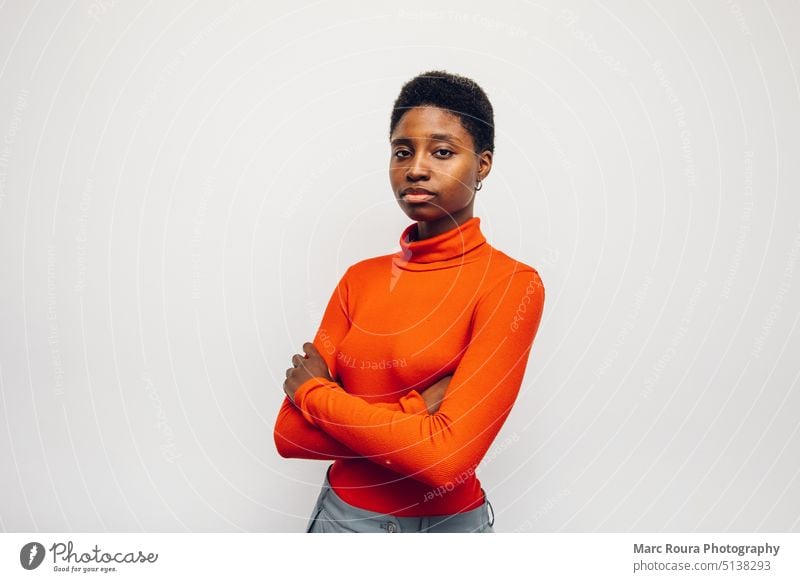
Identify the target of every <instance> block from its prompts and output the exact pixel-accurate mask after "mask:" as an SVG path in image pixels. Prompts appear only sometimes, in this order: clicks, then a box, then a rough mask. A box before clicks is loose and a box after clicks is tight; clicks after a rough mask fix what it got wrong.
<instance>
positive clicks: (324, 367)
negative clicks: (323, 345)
mask: <svg viewBox="0 0 800 582" xmlns="http://www.w3.org/2000/svg"><path fill="white" fill-rule="evenodd" d="M303 350H304V352H305V354H306V355H305V357H303V356H301V355H300V354H295V355H293V356H292V367H291V368H287V370H286V380H285V381H284V382H283V391H284V392H286V395H287V396H288V397H289V399H290V400H291V401H292V402H294V393H295V392H297V389H298V388H299V387H300V385H301V384H303V383H304V382H306V381H307V380H310V379H311V378H317V377H321V378H325V379H326V380H329V381H333V379H332V378H331V375H330V371H329V370H328V364H327V362H325V358H323V357H322V355H320V353H319V351H318V350H317V347H316V346H315V345H314V344H312V343H311V342H306V343H304V344H303Z"/></svg>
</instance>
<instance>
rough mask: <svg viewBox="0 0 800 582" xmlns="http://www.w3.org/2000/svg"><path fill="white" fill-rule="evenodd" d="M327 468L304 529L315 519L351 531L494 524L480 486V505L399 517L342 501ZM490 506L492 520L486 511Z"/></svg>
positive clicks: (465, 527)
mask: <svg viewBox="0 0 800 582" xmlns="http://www.w3.org/2000/svg"><path fill="white" fill-rule="evenodd" d="M329 471H330V467H328V471H326V473H325V480H324V482H323V484H322V490H321V491H320V494H319V497H318V499H317V503H316V505H315V506H314V511H313V514H312V516H311V520H309V525H308V527H307V528H306V531H308V530H309V529H311V528H312V527H313V525H314V522H315V521H316V520H317V519H322V520H325V521H328V522H335V523H336V527H335V528H334V529H336V530H337V531H352V532H384V533H386V532H388V533H396V532H398V533H402V532H468V531H474V532H480V531H483V530H484V529H486V528H487V526H488V529H490V530H491V526H492V525H493V524H494V510H493V508H492V506H491V503H489V499H488V498H487V497H486V492H485V491H483V489H481V491H482V492H483V496H484V503H483V505H481V506H480V507H477V508H475V509H472V510H470V511H465V512H461V513H453V514H449V515H430V516H421V517H398V516H396V515H390V514H386V513H378V512H375V511H370V510H368V509H362V508H360V507H356V506H354V505H351V504H349V503H347V502H346V501H344V500H343V499H342V498H341V497H339V495H337V494H336V492H335V491H334V490H333V488H332V487H331V484H330V481H329V480H328V472H329ZM490 510H491V521H490V517H489V513H490Z"/></svg>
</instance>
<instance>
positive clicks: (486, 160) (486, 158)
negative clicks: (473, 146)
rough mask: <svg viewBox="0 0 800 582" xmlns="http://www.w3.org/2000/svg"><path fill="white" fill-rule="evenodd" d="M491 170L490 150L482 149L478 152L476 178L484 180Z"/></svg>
mask: <svg viewBox="0 0 800 582" xmlns="http://www.w3.org/2000/svg"><path fill="white" fill-rule="evenodd" d="M491 171H492V152H491V151H489V150H483V152H481V153H480V154H478V180H485V179H486V176H488V175H489V172H491Z"/></svg>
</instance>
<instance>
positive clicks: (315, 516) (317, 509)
mask: <svg viewBox="0 0 800 582" xmlns="http://www.w3.org/2000/svg"><path fill="white" fill-rule="evenodd" d="M320 513H322V503H321V502H319V501H317V504H316V505H315V506H314V510H313V511H312V512H311V518H310V519H309V520H308V525H307V526H306V533H319V532H320V530H319V528H318V529H317V531H314V526H316V525H317V522H318V521H319V517H320Z"/></svg>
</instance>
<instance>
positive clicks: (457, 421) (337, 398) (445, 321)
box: [274, 217, 544, 517]
mask: <svg viewBox="0 0 800 582" xmlns="http://www.w3.org/2000/svg"><path fill="white" fill-rule="evenodd" d="M416 228H417V225H416V223H413V224H411V225H410V226H408V227H407V228H406V229H405V230H404V231H403V233H402V235H401V237H400V251H399V252H397V253H395V254H392V255H383V256H379V257H375V258H371V259H366V260H363V261H360V262H358V263H356V264H354V265H352V266H351V267H349V268H348V269H347V271H346V272H345V273H344V275H343V276H342V277H341V279H340V281H339V283H338V285H337V286H336V289H335V290H334V292H333V294H332V296H331V298H330V301H329V303H328V305H327V308H326V310H325V313H324V315H323V318H322V322H321V324H320V327H319V330H318V331H317V334H316V336H315V338H314V339H313V343H314V345H315V346H316V347H317V349H318V350H319V351H320V353H321V354H322V355H323V357H324V358H325V360H326V362H327V364H328V368H329V370H330V372H331V376H332V377H333V378H334V380H335V382H330V381H328V380H326V379H325V378H322V377H316V378H312V379H310V380H308V381H306V382H304V383H303V384H302V385H301V386H300V387H299V388H298V390H297V391H296V393H295V396H294V403H292V402H291V401H290V400H289V399H288V398H284V401H283V404H282V406H281V410H280V412H279V414H278V418H277V421H276V424H275V431H274V438H275V443H276V446H277V448H278V451H279V453H280V454H281V455H282V456H284V457H295V458H306V459H335V462H334V464H333V467H332V468H331V471H330V474H329V479H330V483H331V487H332V488H333V490H334V491H335V492H336V493H337V494H338V495H339V496H340V497H341V498H342V499H343V500H344V501H346V502H347V503H350V504H351V505H355V506H357V507H360V508H363V509H367V510H370V511H376V512H380V513H388V514H393V515H397V516H404V517H411V516H423V515H445V514H451V513H459V512H463V511H469V510H471V509H475V508H476V507H479V506H480V505H481V503H483V495H482V493H481V486H480V482H479V480H478V478H477V476H476V475H475V468H476V467H477V465H478V463H479V462H480V461H481V459H482V458H483V457H484V455H485V454H486V452H487V451H488V449H489V447H490V446H491V444H492V441H493V440H494V438H495V436H496V435H497V433H498V431H499V430H500V428H501V427H502V425H503V423H504V422H505V420H506V418H507V416H508V414H509V412H510V411H511V407H512V406H513V404H514V402H515V400H516V398H517V394H518V393H519V390H520V386H521V384H522V378H523V375H524V373H525V368H526V364H527V362H528V356H529V355H530V349H531V345H532V343H533V339H534V337H535V335H536V331H537V329H538V327H539V321H540V319H541V316H542V308H543V304H544V287H543V285H542V282H541V279H540V278H539V275H538V273H537V272H536V270H535V269H534V268H533V267H530V266H528V265H525V264H523V263H520V262H517V261H515V260H514V259H512V258H511V257H509V256H508V255H506V254H505V253H503V252H501V251H499V250H497V249H495V248H493V247H492V246H491V245H490V244H489V243H488V242H487V241H486V238H485V237H484V235H483V233H482V232H481V229H480V218H479V217H472V218H470V219H468V220H467V221H465V222H464V223H463V224H461V225H460V226H457V227H454V228H452V229H451V230H448V231H447V232H444V233H442V234H439V235H437V236H433V237H430V238H427V239H424V240H415V239H416V235H417V231H416ZM409 235H410V236H411V240H409ZM448 374H452V375H453V378H452V380H451V381H450V385H449V387H448V389H447V393H446V394H445V397H444V399H443V401H442V402H441V405H440V407H439V410H438V411H437V412H436V413H434V414H428V412H427V408H426V406H425V402H424V400H423V399H422V397H421V396H420V393H421V392H422V391H423V390H424V389H425V388H427V387H428V386H430V385H431V384H433V383H435V382H436V381H437V380H439V379H440V378H442V377H444V376H446V375H448Z"/></svg>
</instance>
